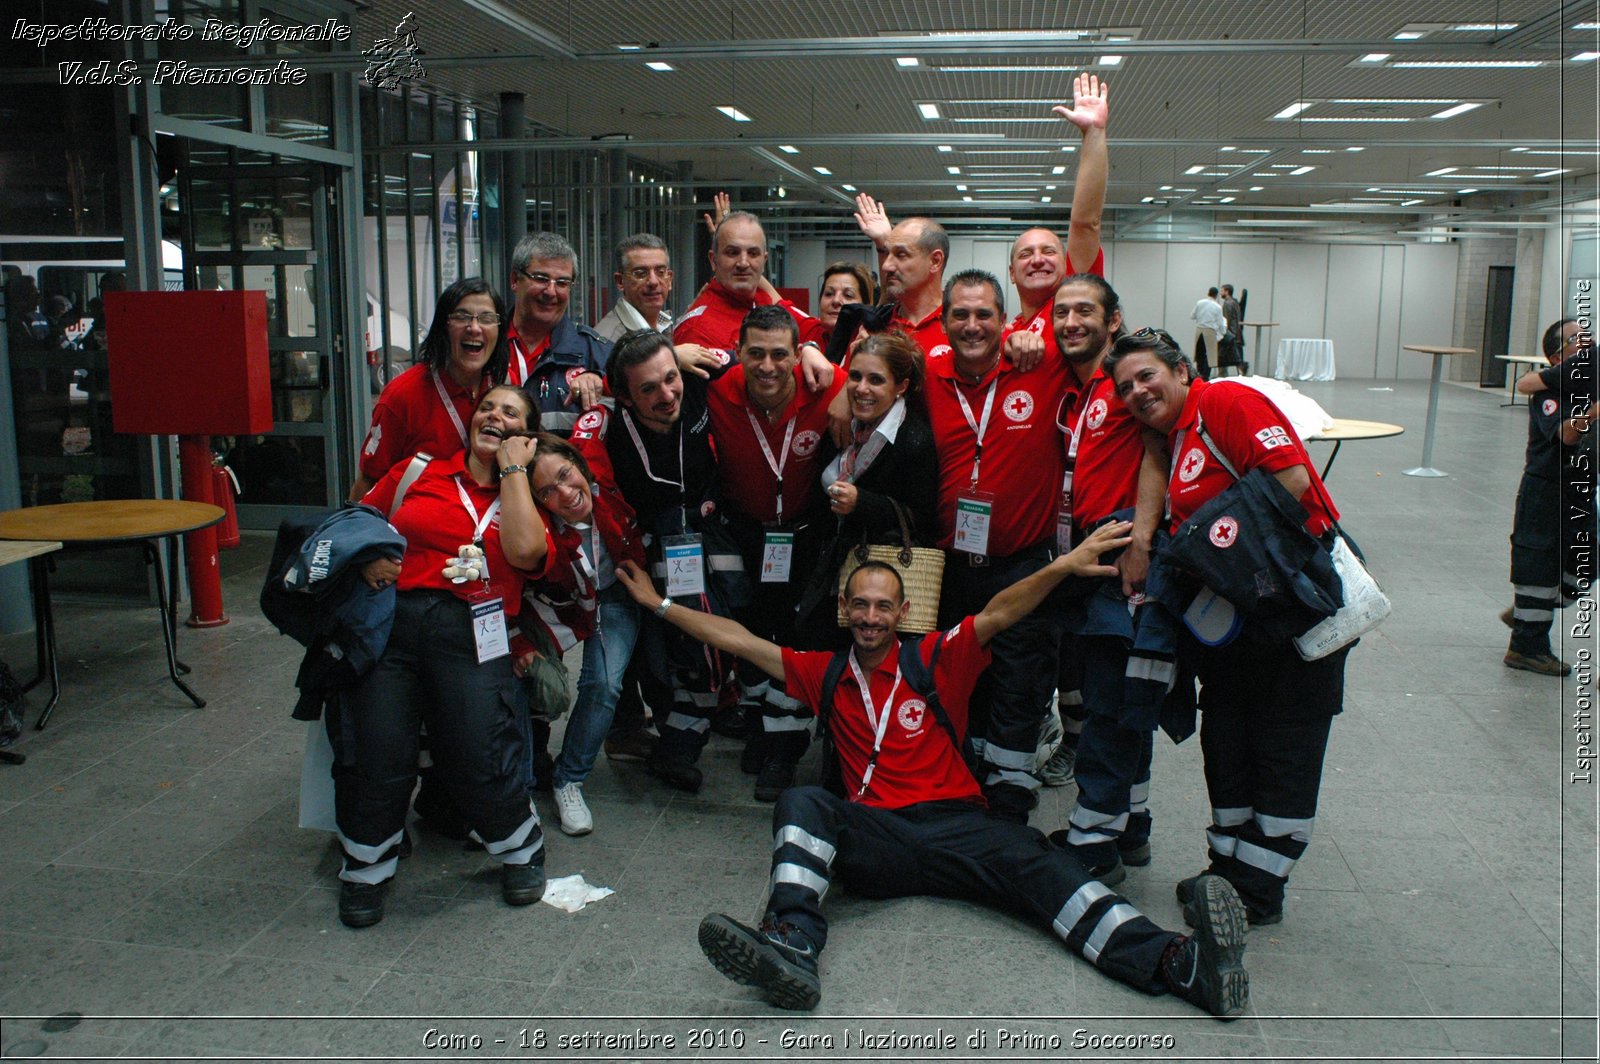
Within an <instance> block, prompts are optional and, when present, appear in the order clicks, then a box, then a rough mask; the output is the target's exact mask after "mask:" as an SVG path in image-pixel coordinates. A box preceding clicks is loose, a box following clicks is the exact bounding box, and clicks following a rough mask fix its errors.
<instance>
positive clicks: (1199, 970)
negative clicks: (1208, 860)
mask: <svg viewBox="0 0 1600 1064" xmlns="http://www.w3.org/2000/svg"><path fill="white" fill-rule="evenodd" d="M1188 908H1189V909H1191V910H1192V911H1193V913H1194V917H1195V919H1194V934H1193V935H1189V936H1180V937H1178V938H1176V939H1174V940H1173V941H1172V944H1171V945H1170V946H1168V947H1167V949H1166V952H1164V953H1163V954H1162V955H1161V977H1162V979H1163V980H1164V981H1165V982H1166V984H1167V986H1168V987H1169V988H1170V989H1171V990H1172V992H1173V993H1174V994H1176V995H1178V996H1179V997H1181V998H1183V999H1184V1000H1185V1001H1188V1002H1190V1003H1191V1004H1194V1005H1198V1006H1199V1007H1200V1008H1202V1009H1205V1010H1206V1011H1207V1012H1209V1013H1211V1015H1213V1016H1216V1017H1217V1018H1218V1019H1223V1020H1231V1019H1235V1018H1237V1017H1238V1016H1239V1014H1240V1013H1242V1012H1243V1011H1244V1007H1245V1005H1247V1004H1248V1003H1249V1001H1250V974H1249V973H1248V972H1246V971H1245V970H1244V965H1243V964H1242V963H1241V962H1242V960H1243V958H1244V934H1245V911H1244V904H1243V903H1242V902H1240V901H1239V894H1238V892H1237V891H1235V890H1234V889H1233V885H1232V884H1230V883H1229V882H1228V881H1227V880H1226V879H1223V878H1222V877H1221V876H1209V875H1206V876H1196V877H1195V878H1194V880H1193V881H1191V882H1190V883H1189V903H1188Z"/></svg>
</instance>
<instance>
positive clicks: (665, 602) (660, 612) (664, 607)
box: [656, 598, 672, 617]
mask: <svg viewBox="0 0 1600 1064" xmlns="http://www.w3.org/2000/svg"><path fill="white" fill-rule="evenodd" d="M671 608H672V600H671V599H670V598H664V599H662V600H661V605H659V606H657V607H656V616H657V617H665V616H666V615H667V611H668V610H669V609H671Z"/></svg>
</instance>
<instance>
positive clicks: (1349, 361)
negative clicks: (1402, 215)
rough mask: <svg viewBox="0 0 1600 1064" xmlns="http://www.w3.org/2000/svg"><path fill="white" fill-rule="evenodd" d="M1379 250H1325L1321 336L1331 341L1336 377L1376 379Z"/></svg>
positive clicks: (1380, 286) (1346, 246) (1344, 247)
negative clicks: (1325, 269) (1326, 260)
mask: <svg viewBox="0 0 1600 1064" xmlns="http://www.w3.org/2000/svg"><path fill="white" fill-rule="evenodd" d="M1383 251H1384V249H1383V248H1381V247H1368V246H1364V245H1361V244H1334V245H1331V246H1330V247H1329V248H1328V271H1327V285H1326V289H1327V293H1328V294H1327V299H1326V303H1325V307H1326V309H1325V310H1324V313H1323V320H1324V322H1325V324H1324V326H1323V331H1322V335H1323V336H1325V337H1327V338H1328V339H1329V340H1332V341H1333V357H1334V367H1335V372H1337V373H1338V375H1339V376H1340V377H1374V376H1377V373H1378V369H1377V366H1378V308H1379V306H1380V305H1381V304H1382V302H1383Z"/></svg>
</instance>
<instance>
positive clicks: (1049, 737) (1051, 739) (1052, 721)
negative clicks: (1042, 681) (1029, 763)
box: [1033, 703, 1067, 771]
mask: <svg viewBox="0 0 1600 1064" xmlns="http://www.w3.org/2000/svg"><path fill="white" fill-rule="evenodd" d="M1066 734H1067V730H1066V729H1065V728H1063V727H1062V726H1061V714H1059V713H1058V712H1056V707H1055V705H1054V703H1052V704H1051V706H1050V712H1049V713H1047V714H1045V718H1044V726H1043V727H1041V728H1040V729H1039V745H1038V746H1037V747H1036V748H1035V749H1034V755H1033V767H1034V769H1035V770H1036V771H1037V770H1038V769H1041V768H1043V767H1044V765H1045V762H1047V761H1049V760H1050V758H1051V756H1052V755H1054V754H1055V752H1056V750H1057V748H1059V747H1060V746H1061V740H1062V739H1063V738H1064V737H1065V736H1066Z"/></svg>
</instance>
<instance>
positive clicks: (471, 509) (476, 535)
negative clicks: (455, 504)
mask: <svg viewBox="0 0 1600 1064" xmlns="http://www.w3.org/2000/svg"><path fill="white" fill-rule="evenodd" d="M456 494H457V495H459V496H461V505H462V506H464V507H466V510H467V516H469V517H471V518H472V522H473V529H472V543H473V545H474V546H476V547H479V548H482V546H483V532H484V529H486V528H488V527H489V522H490V521H493V520H494V515H495V514H497V513H499V512H500V499H499V497H498V496H497V497H496V498H495V500H494V505H493V506H490V507H489V509H488V511H487V512H486V513H485V514H484V515H483V516H482V517H479V516H478V508H477V507H476V506H474V505H472V497H471V496H470V495H468V494H467V489H466V487H464V486H463V485H462V483H461V478H460V477H459V476H458V477H456ZM483 580H484V583H488V581H489V553H488V552H487V551H485V552H484V555H483Z"/></svg>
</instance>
